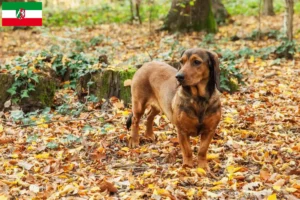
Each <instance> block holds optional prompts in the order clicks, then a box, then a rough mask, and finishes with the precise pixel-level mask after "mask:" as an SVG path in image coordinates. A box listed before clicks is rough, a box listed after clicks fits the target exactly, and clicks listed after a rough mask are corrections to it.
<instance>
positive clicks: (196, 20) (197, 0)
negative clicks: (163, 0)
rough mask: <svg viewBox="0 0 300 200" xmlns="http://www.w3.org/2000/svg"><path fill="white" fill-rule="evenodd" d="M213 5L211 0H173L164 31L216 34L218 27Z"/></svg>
mask: <svg viewBox="0 0 300 200" xmlns="http://www.w3.org/2000/svg"><path fill="white" fill-rule="evenodd" d="M211 5H212V4H211V0H173V1H172V6H171V9H170V11H169V14H168V16H167V19H166V21H165V23H164V28H163V29H165V30H169V31H171V32H175V31H181V32H185V31H203V30H204V31H207V32H211V33H214V32H216V31H217V25H216V21H215V18H214V15H213V12H212V6H211Z"/></svg>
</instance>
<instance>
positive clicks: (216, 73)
mask: <svg viewBox="0 0 300 200" xmlns="http://www.w3.org/2000/svg"><path fill="white" fill-rule="evenodd" d="M207 54H208V58H209V60H208V63H209V70H210V78H211V79H213V82H214V84H215V85H216V87H217V89H218V90H219V91H221V89H220V71H221V70H220V61H219V58H218V54H216V53H215V52H212V51H207Z"/></svg>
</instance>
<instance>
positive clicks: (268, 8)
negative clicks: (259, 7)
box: [263, 0, 275, 16]
mask: <svg viewBox="0 0 300 200" xmlns="http://www.w3.org/2000/svg"><path fill="white" fill-rule="evenodd" d="M263 15H270V16H272V15H275V13H274V8H273V0H264V8H263Z"/></svg>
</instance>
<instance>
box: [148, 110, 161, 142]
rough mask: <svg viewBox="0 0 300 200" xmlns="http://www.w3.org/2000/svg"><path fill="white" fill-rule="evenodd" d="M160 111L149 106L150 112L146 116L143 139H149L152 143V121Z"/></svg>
mask: <svg viewBox="0 0 300 200" xmlns="http://www.w3.org/2000/svg"><path fill="white" fill-rule="evenodd" d="M159 112H160V110H159V109H157V108H156V107H154V106H151V110H150V112H149V114H148V116H147V123H146V132H145V137H146V138H147V139H150V140H152V141H154V140H155V135H154V132H153V121H154V117H155V116H156V115H157V114H159Z"/></svg>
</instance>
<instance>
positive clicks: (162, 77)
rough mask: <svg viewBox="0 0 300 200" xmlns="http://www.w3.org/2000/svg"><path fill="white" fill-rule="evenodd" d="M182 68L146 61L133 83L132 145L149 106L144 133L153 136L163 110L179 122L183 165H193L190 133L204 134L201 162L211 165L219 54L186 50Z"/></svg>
mask: <svg viewBox="0 0 300 200" xmlns="http://www.w3.org/2000/svg"><path fill="white" fill-rule="evenodd" d="M180 62H181V69H180V70H179V72H177V70H176V69H175V68H173V67H171V66H170V65H167V64H165V63H162V62H149V63H146V64H144V65H143V66H142V67H141V68H140V69H139V70H138V71H137V72H136V73H135V75H134V77H133V80H132V84H131V93H132V115H131V116H130V117H129V119H128V120H127V128H128V129H129V128H130V126H131V124H132V131H131V137H130V139H129V147H131V148H134V147H137V146H138V145H139V133H138V132H139V121H140V119H141V117H142V115H143V114H144V111H145V109H146V108H147V107H151V110H150V112H149V114H148V117H147V124H146V127H147V128H146V133H145V137H146V138H149V139H152V140H154V139H155V136H154V133H153V129H152V125H153V120H154V117H155V115H157V114H158V113H159V112H160V111H162V112H163V113H164V114H165V115H166V116H167V117H168V119H169V120H170V121H171V122H172V123H173V124H175V125H176V128H177V132H178V140H179V144H180V147H181V150H182V155H183V165H184V166H189V167H192V166H193V153H192V150H191V145H190V141H189V137H190V136H198V135H201V143H200V148H199V152H198V166H199V167H202V168H206V169H208V165H207V160H206V153H207V149H208V146H209V144H210V142H211V140H212V138H213V135H214V132H215V129H216V127H217V125H218V123H219V121H220V118H221V103H220V99H219V94H220V93H219V91H218V90H217V89H219V85H220V68H219V60H218V56H217V54H215V53H213V52H211V51H207V50H204V49H200V48H194V49H189V50H186V51H185V52H184V53H183V55H182V57H181V60H180Z"/></svg>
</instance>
